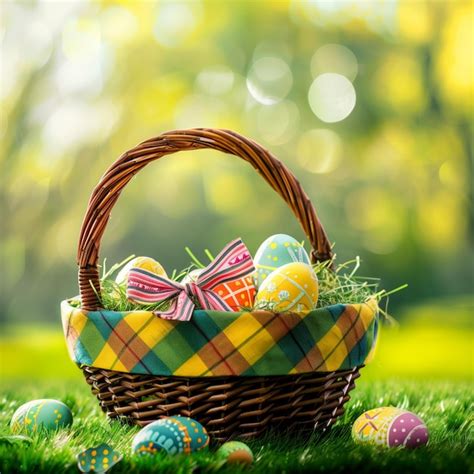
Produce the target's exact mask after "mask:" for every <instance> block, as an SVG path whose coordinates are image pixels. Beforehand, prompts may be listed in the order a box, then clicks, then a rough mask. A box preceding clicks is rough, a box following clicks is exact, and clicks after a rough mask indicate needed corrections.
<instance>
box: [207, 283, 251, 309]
mask: <svg viewBox="0 0 474 474" xmlns="http://www.w3.org/2000/svg"><path fill="white" fill-rule="evenodd" d="M213 291H214V293H216V294H217V295H219V296H220V297H221V298H222V299H223V300H224V301H225V302H226V303H227V304H228V305H229V306H230V308H231V310H232V311H242V309H245V308H251V307H252V306H253V303H254V300H255V294H256V292H257V290H256V289H255V285H254V284H253V279H252V277H250V276H248V277H244V278H239V279H238V280H234V281H230V282H228V283H222V284H220V285H217V286H216V287H215V288H214V289H213Z"/></svg>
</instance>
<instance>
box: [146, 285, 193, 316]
mask: <svg viewBox="0 0 474 474" xmlns="http://www.w3.org/2000/svg"><path fill="white" fill-rule="evenodd" d="M193 311H194V303H193V301H192V300H191V298H190V297H189V296H188V295H187V294H186V293H185V292H184V291H182V292H181V293H180V294H179V296H178V297H177V298H176V299H175V300H174V301H173V302H172V304H171V307H170V308H169V309H168V310H167V311H156V312H155V314H157V315H158V316H159V317H160V318H162V319H170V320H175V321H189V320H190V319H191V318H192V316H193Z"/></svg>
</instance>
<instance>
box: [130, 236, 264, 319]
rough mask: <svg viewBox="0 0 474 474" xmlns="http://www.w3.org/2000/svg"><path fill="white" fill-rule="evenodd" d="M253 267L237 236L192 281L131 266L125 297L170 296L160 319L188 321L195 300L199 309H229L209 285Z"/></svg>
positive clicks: (150, 300)
mask: <svg viewBox="0 0 474 474" xmlns="http://www.w3.org/2000/svg"><path fill="white" fill-rule="evenodd" d="M254 270H255V267H254V266H253V261H252V257H251V256H250V253H249V251H248V250H247V247H246V246H245V244H244V243H243V242H242V240H241V239H236V240H234V241H232V242H231V243H230V244H228V245H227V246H226V247H225V248H224V249H223V250H222V251H221V253H220V254H219V255H218V256H217V257H216V258H215V259H214V261H213V262H211V264H210V265H208V266H207V267H206V268H205V269H203V270H202V272H201V273H199V276H198V277H197V279H196V281H190V282H187V283H180V282H177V281H172V280H169V279H168V278H164V277H162V276H159V275H155V274H154V273H150V272H148V271H146V270H143V269H141V268H132V269H131V270H130V272H129V275H128V286H127V297H128V298H129V299H131V300H133V301H136V302H137V303H145V304H149V303H158V302H160V301H164V300H167V299H171V298H173V301H172V304H171V307H170V308H169V309H168V310H167V311H163V312H160V313H159V315H160V316H161V317H162V318H163V319H176V320H178V321H189V320H190V319H191V317H192V315H193V311H194V307H195V303H198V304H199V306H200V307H201V308H202V309H215V310H220V311H232V309H231V308H230V307H229V306H228V305H227V303H226V302H225V301H224V300H223V299H222V298H221V297H220V296H219V295H218V294H217V293H215V292H214V291H213V289H214V288H215V287H216V286H218V285H221V284H222V283H227V282H230V281H234V280H237V279H239V278H243V277H245V276H247V275H249V274H251V273H252V272H253V271H254Z"/></svg>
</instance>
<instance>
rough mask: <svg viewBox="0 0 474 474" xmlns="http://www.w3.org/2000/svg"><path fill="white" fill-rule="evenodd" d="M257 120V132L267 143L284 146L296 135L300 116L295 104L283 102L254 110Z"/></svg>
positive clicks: (252, 112) (252, 111)
mask: <svg viewBox="0 0 474 474" xmlns="http://www.w3.org/2000/svg"><path fill="white" fill-rule="evenodd" d="M250 113H251V114H252V115H253V114H255V117H256V120H257V130H258V132H259V134H260V135H261V136H262V137H263V139H264V140H265V141H266V142H267V143H271V144H272V145H283V144H284V143H287V142H288V141H289V140H290V139H291V138H292V137H293V136H294V134H295V133H296V131H297V128H298V124H299V119H300V114H299V110H298V107H297V106H296V104H295V103H294V102H291V101H289V100H283V101H281V102H278V103H277V104H272V105H267V106H263V105H261V106H258V110H255V109H252V110H251V112H250Z"/></svg>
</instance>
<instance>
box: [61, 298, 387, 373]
mask: <svg viewBox="0 0 474 474" xmlns="http://www.w3.org/2000/svg"><path fill="white" fill-rule="evenodd" d="M61 316H62V323H63V329H64V334H65V337H66V341H67V346H68V350H69V354H70V356H71V358H72V360H73V361H75V362H76V363H77V364H79V365H89V366H93V367H98V368H102V369H109V370H117V371H121V372H129V373H134V374H152V375H175V376H187V377H207V376H223V375H242V376H252V375H260V376H262V375H286V374H298V373H306V372H313V371H316V372H327V371H333V370H338V369H349V368H352V367H354V366H356V365H361V364H363V363H367V362H369V361H370V360H371V358H372V357H373V352H374V349H375V342H376V338H377V328H378V308H377V303H376V302H375V300H370V301H368V302H367V303H364V304H339V305H334V306H329V307H326V308H321V309H317V310H314V311H311V312H310V313H307V314H293V313H292V314H290V313H288V314H279V315H276V314H274V313H270V312H267V311H255V312H252V313H250V312H241V313H228V312H227V313H226V312H221V311H210V310H195V311H194V314H193V317H192V319H191V320H190V321H187V322H181V321H172V320H165V319H162V318H160V317H158V316H156V315H154V314H153V313H151V312H148V311H134V312H115V311H105V310H104V311H90V312H86V311H83V310H81V309H79V308H74V307H72V306H71V305H70V304H69V303H68V302H67V301H63V302H62V303H61Z"/></svg>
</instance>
